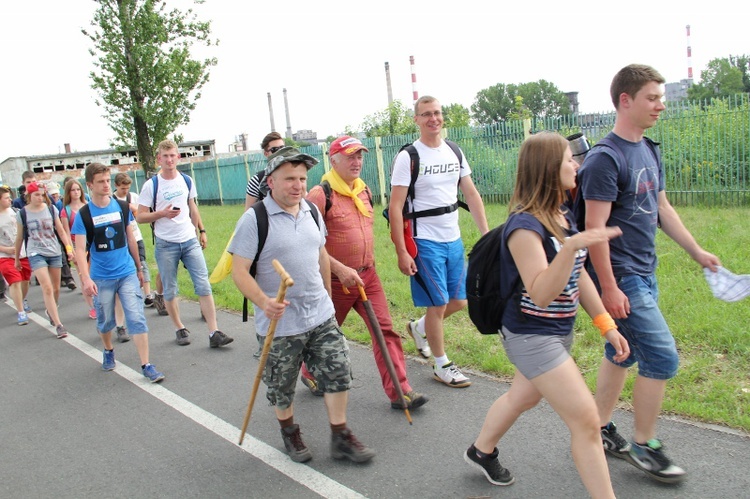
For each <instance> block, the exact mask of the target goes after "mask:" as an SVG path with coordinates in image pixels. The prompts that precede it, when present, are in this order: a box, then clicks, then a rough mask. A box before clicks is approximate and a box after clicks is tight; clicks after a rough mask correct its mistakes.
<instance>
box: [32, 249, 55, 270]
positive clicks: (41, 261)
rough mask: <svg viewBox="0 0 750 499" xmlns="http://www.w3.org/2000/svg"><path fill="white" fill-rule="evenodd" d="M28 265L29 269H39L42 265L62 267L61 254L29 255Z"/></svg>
mask: <svg viewBox="0 0 750 499" xmlns="http://www.w3.org/2000/svg"><path fill="white" fill-rule="evenodd" d="M29 265H31V271H32V272H33V271H35V270H39V269H41V268H44V267H51V268H53V269H61V268H62V255H57V256H44V255H40V254H38V253H37V254H35V255H29Z"/></svg>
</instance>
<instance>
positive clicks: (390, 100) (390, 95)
mask: <svg viewBox="0 0 750 499" xmlns="http://www.w3.org/2000/svg"><path fill="white" fill-rule="evenodd" d="M385 84H386V87H387V88H388V105H389V106H390V105H391V104H393V90H392V89H391V67H390V66H389V65H388V63H387V62H386V63H385Z"/></svg>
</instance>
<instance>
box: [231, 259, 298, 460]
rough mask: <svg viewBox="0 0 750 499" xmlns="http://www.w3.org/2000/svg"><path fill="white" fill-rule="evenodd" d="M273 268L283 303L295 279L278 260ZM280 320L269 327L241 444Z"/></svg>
mask: <svg viewBox="0 0 750 499" xmlns="http://www.w3.org/2000/svg"><path fill="white" fill-rule="evenodd" d="M271 263H272V264H273V268H274V269H275V270H276V272H278V273H279V275H280V276H281V282H280V283H279V291H278V293H276V303H283V302H284V296H285V295H286V288H289V287H291V286H294V279H292V278H291V276H290V275H289V274H287V272H286V270H284V267H282V266H281V264H280V263H279V261H278V260H272V261H271ZM278 321H279V320H278V319H273V320H271V324H270V325H269V326H268V333H266V340H265V341H264V342H263V352H262V353H261V354H260V360H259V361H258V372H257V373H255V381H253V392H252V394H251V395H250V402H248V404H247V411H246V412H245V420H244V421H243V422H242V432H241V433H240V443H239V445H242V440H244V438H245V432H246V431H247V425H248V424H249V423H250V414H251V413H252V412H253V405H255V396H256V395H257V394H258V387H259V386H260V380H261V379H262V378H263V370H264V369H265V368H266V361H267V360H268V352H269V351H270V350H271V342H272V341H273V335H274V334H275V333H276V323H277V322H278Z"/></svg>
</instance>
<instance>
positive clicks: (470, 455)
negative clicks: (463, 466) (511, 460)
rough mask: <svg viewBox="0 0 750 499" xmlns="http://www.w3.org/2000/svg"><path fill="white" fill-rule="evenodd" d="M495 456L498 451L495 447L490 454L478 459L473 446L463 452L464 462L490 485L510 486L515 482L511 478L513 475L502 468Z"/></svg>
mask: <svg viewBox="0 0 750 499" xmlns="http://www.w3.org/2000/svg"><path fill="white" fill-rule="evenodd" d="M497 456H498V451H497V447H495V450H493V451H492V454H490V455H488V456H487V457H484V458H482V457H479V455H478V454H477V448H476V447H474V444H471V447H469V448H468V449H467V450H466V452H464V461H466V462H467V463H469V464H470V465H472V466H473V467H475V468H477V469H479V470H481V471H482V473H484V476H485V477H487V480H488V481H489V482H490V483H491V484H492V485H502V486H505V485H510V484H512V483H513V482H514V481H515V478H513V475H511V474H510V471H508V469H507V468H503V466H502V465H501V464H500V461H499V460H498V459H497Z"/></svg>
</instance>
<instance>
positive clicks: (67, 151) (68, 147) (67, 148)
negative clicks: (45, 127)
mask: <svg viewBox="0 0 750 499" xmlns="http://www.w3.org/2000/svg"><path fill="white" fill-rule="evenodd" d="M65 154H70V144H69V143H66V144H65Z"/></svg>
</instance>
